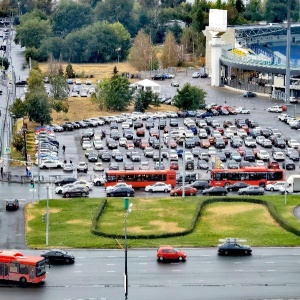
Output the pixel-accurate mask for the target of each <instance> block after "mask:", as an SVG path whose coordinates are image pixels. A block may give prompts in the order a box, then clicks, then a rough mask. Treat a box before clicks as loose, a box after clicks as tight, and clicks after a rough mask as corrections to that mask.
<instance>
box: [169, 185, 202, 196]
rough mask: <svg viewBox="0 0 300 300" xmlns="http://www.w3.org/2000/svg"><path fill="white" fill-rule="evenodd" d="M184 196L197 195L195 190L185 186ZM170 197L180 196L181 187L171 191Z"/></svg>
mask: <svg viewBox="0 0 300 300" xmlns="http://www.w3.org/2000/svg"><path fill="white" fill-rule="evenodd" d="M184 195H185V196H196V195H197V189H195V188H193V187H191V186H185V187H184ZM170 196H175V197H176V196H182V187H180V188H177V189H173V190H171V192H170Z"/></svg>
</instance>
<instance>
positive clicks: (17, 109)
mask: <svg viewBox="0 0 300 300" xmlns="http://www.w3.org/2000/svg"><path fill="white" fill-rule="evenodd" d="M9 112H10V113H11V114H13V115H14V116H15V117H16V118H17V119H18V118H23V117H24V116H25V115H26V105H25V104H24V102H23V101H22V100H21V99H20V98H16V100H15V102H14V103H13V104H12V105H11V106H10V108H9Z"/></svg>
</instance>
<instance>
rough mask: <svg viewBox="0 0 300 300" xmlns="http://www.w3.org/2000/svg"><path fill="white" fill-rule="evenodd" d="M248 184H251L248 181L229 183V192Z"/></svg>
mask: <svg viewBox="0 0 300 300" xmlns="http://www.w3.org/2000/svg"><path fill="white" fill-rule="evenodd" d="M247 186H249V184H248V183H245V182H236V183H234V184H231V185H228V186H227V191H228V192H237V191H238V190H239V189H241V188H245V187H247Z"/></svg>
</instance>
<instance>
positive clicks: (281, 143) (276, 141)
mask: <svg viewBox="0 0 300 300" xmlns="http://www.w3.org/2000/svg"><path fill="white" fill-rule="evenodd" d="M274 146H276V147H278V148H281V149H284V148H285V146H286V143H285V141H284V139H282V138H278V137H277V138H275V139H274Z"/></svg>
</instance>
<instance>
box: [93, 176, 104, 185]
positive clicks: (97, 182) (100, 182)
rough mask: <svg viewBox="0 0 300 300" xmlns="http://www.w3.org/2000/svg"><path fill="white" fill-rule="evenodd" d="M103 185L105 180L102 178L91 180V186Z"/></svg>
mask: <svg viewBox="0 0 300 300" xmlns="http://www.w3.org/2000/svg"><path fill="white" fill-rule="evenodd" d="M104 183H105V179H104V178H103V177H97V178H95V179H94V180H93V184H94V185H97V186H100V185H104Z"/></svg>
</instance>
